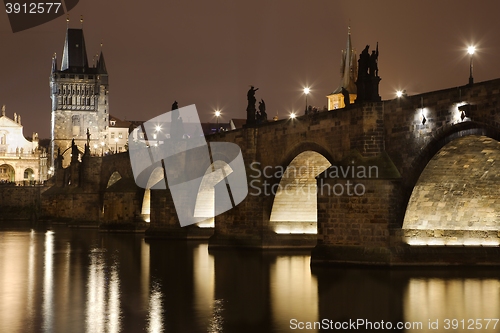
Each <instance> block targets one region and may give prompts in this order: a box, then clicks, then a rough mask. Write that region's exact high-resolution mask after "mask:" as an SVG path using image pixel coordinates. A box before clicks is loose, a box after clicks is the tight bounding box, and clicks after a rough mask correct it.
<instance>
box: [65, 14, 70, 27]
mask: <svg viewBox="0 0 500 333" xmlns="http://www.w3.org/2000/svg"><path fill="white" fill-rule="evenodd" d="M66 27H69V14H67V15H66Z"/></svg>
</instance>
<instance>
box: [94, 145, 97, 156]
mask: <svg viewBox="0 0 500 333" xmlns="http://www.w3.org/2000/svg"><path fill="white" fill-rule="evenodd" d="M94 155H95V156H97V143H94Z"/></svg>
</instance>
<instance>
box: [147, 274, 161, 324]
mask: <svg viewBox="0 0 500 333" xmlns="http://www.w3.org/2000/svg"><path fill="white" fill-rule="evenodd" d="M147 330H148V332H149V333H161V332H163V331H164V330H163V304H162V293H161V287H160V284H159V283H154V284H153V285H152V286H151V295H150V296H149V315H148V324H147Z"/></svg>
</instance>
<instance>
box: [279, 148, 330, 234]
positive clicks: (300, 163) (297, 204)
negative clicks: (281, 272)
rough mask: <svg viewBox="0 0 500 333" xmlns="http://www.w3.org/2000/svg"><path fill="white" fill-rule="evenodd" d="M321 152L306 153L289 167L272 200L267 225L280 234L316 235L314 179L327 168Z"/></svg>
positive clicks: (326, 161) (326, 162)
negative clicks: (268, 223)
mask: <svg viewBox="0 0 500 333" xmlns="http://www.w3.org/2000/svg"><path fill="white" fill-rule="evenodd" d="M330 165H331V164H330V162H329V161H328V160H327V159H326V158H325V157H324V156H323V155H321V154H320V153H317V152H314V151H305V152H303V153H300V154H299V155H297V156H296V157H295V158H294V159H293V160H292V162H290V164H289V165H288V167H287V168H286V170H285V171H284V174H283V177H282V178H281V181H280V184H279V187H278V189H277V191H276V196H275V198H274V203H273V208H272V211H271V217H270V225H271V228H272V230H274V231H275V232H276V233H279V234H316V233H317V230H318V228H317V221H318V214H317V199H316V197H317V190H316V188H317V185H316V176H318V175H319V174H320V173H321V172H323V171H324V170H325V169H327V168H328V167H329V166H330Z"/></svg>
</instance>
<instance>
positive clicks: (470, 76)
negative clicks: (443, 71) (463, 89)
mask: <svg viewBox="0 0 500 333" xmlns="http://www.w3.org/2000/svg"><path fill="white" fill-rule="evenodd" d="M475 51H476V47H475V46H472V45H471V46H469V47H468V48H467V53H469V54H470V67H469V68H470V75H469V85H473V84H474V77H473V76H472V68H473V63H472V58H473V56H474V52H475Z"/></svg>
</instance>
